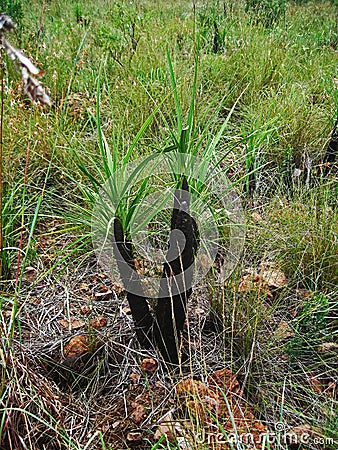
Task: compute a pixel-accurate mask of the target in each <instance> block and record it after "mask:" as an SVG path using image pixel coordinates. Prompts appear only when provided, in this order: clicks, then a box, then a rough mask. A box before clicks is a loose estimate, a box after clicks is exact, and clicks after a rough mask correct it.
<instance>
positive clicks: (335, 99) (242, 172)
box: [0, 0, 338, 450]
mask: <svg viewBox="0 0 338 450" xmlns="http://www.w3.org/2000/svg"><path fill="white" fill-rule="evenodd" d="M22 6H23V19H22V22H21V24H20V27H19V29H18V30H17V32H16V34H14V35H13V37H12V39H13V42H16V44H17V45H18V47H19V48H22V49H24V52H25V54H26V55H28V56H29V57H31V58H32V59H33V60H34V61H35V62H36V64H37V65H38V66H39V67H41V68H42V69H43V70H44V71H45V74H44V76H43V77H42V82H43V84H44V85H45V86H47V87H48V90H49V92H50V95H51V98H52V100H53V106H52V108H51V109H50V110H44V109H40V108H35V107H32V105H31V104H30V102H29V101H28V100H27V99H26V98H25V96H24V94H23V92H22V89H21V87H20V80H19V79H18V77H17V75H16V73H15V71H14V70H13V67H12V66H11V62H10V61H8V60H7V59H5V97H4V137H3V145H4V146H3V150H4V163H3V168H4V183H5V202H4V227H5V228H4V230H5V238H6V246H8V247H14V248H15V250H13V251H11V252H9V256H8V258H9V261H10V265H11V276H10V277H9V280H7V281H4V282H3V283H2V288H1V295H2V300H1V308H2V321H3V325H2V330H3V338H4V339H3V342H2V356H1V359H2V390H1V392H0V393H1V395H2V397H1V408H2V409H1V413H2V414H3V416H2V417H3V419H2V423H1V430H2V436H3V437H4V439H7V440H6V441H4V442H5V443H4V444H3V445H4V446H3V447H1V445H0V447H1V448H4V449H6V450H7V448H8V449H9V448H11V447H10V446H9V445H10V444H9V442H10V438H8V434H6V432H7V431H6V430H7V429H6V426H5V424H6V423H7V422H6V417H8V415H6V414H8V411H10V408H13V407H17V408H18V407H19V408H21V410H22V411H21V413H22V417H29V418H30V420H33V419H32V418H31V416H29V413H30V410H29V408H28V407H27V408H26V406H25V404H20V402H19V401H17V398H19V399H20V394H19V392H20V389H19V386H20V382H19V378H18V377H16V376H15V374H17V373H18V372H16V370H19V369H15V361H16V360H17V358H18V360H19V359H20V358H19V356H18V355H19V354H20V351H21V350H20V348H21V347H20V345H21V344H22V342H23V341H24V338H23V336H22V335H21V334H20V313H21V312H22V311H23V310H25V308H30V307H31V306H32V303H30V302H31V299H32V297H34V299H36V298H37V297H36V295H37V294H36V291H31V292H34V294H30V290H29V289H30V286H31V285H30V284H29V283H27V280H26V278H25V273H26V272H25V271H26V268H27V266H30V267H31V266H33V267H35V268H37V270H38V272H39V280H40V282H41V280H46V278H44V277H46V276H47V275H46V274H48V276H52V277H55V278H52V280H53V283H54V282H55V279H58V276H59V272H62V273H65V272H66V273H67V270H68V271H69V270H71V271H74V270H75V269H74V267H75V268H76V267H80V266H79V265H80V263H81V262H82V261H83V260H84V258H85V256H86V255H87V254H88V253H90V251H91V246H90V242H89V240H86V237H88V232H89V228H88V226H86V220H87V218H88V223H87V225H88V224H89V218H90V212H91V203H90V201H89V199H88V196H86V195H84V192H85V190H84V188H85V187H86V186H88V185H89V182H88V177H87V176H86V175H85V174H84V173H83V171H81V170H80V169H79V160H80V161H81V164H82V165H85V167H86V169H87V170H88V173H90V174H93V175H94V176H98V177H100V176H101V175H100V171H101V172H102V160H101V156H100V148H99V145H98V132H97V126H96V123H95V116H96V115H97V111H98V109H97V108H98V106H99V113H100V120H101V127H102V129H103V130H104V134H105V137H106V139H107V143H108V145H109V146H110V148H111V149H113V151H116V152H117V151H118V152H119V155H121V158H122V157H123V155H125V154H126V152H127V150H128V148H129V146H130V144H131V142H132V140H133V138H134V137H135V135H136V134H137V133H138V131H139V130H140V129H141V128H142V125H143V124H144V123H145V121H146V119H147V117H148V116H149V115H150V114H151V113H152V112H153V110H154V108H155V107H156V106H157V105H159V103H160V102H162V101H163V100H164V99H165V98H166V97H167V98H166V99H165V100H164V102H163V105H162V106H161V114H156V115H155V117H154V120H153V121H152V123H151V125H150V126H149V128H148V129H147V130H145V132H144V133H143V135H142V137H141V139H140V140H139V142H138V145H137V146H136V148H135V149H134V152H133V157H135V158H136V157H139V156H142V155H147V154H149V153H151V152H153V151H154V150H159V149H163V148H166V147H169V146H170V145H172V144H173V141H172V135H171V131H172V130H175V129H176V127H177V123H176V121H177V116H176V111H175V104H174V98H173V95H172V84H171V81H170V75H169V71H168V60H167V53H166V52H167V49H168V50H169V52H170V55H171V60H172V63H173V67H174V71H175V73H176V82H177V90H178V95H179V99H180V102H181V105H182V110H183V112H184V114H185V115H187V111H188V108H189V105H190V102H191V95H192V90H193V86H194V73H195V72H194V70H195V61H196V49H197V47H198V49H199V50H198V60H199V62H198V75H197V91H196V93H197V96H196V110H195V122H196V129H197V130H198V129H200V130H201V131H202V130H203V126H204V124H205V122H206V121H207V120H212V123H213V127H214V130H216V131H217V129H218V128H219V127H221V126H222V124H223V122H224V120H225V119H226V118H227V116H228V114H229V112H230V111H231V108H233V107H234V105H235V107H234V111H233V112H232V114H231V117H230V120H229V123H228V126H227V128H226V131H225V133H224V136H223V137H222V139H221V140H220V143H219V147H218V149H217V156H218V157H219V158H221V157H222V156H223V155H224V156H225V160H224V161H225V170H226V171H227V173H228V175H229V176H230V177H231V179H232V180H233V181H234V182H236V181H238V183H237V189H238V192H239V193H240V195H241V196H242V198H243V205H244V206H245V211H246V216H247V217H246V218H247V239H246V244H245V249H244V253H243V257H242V267H241V268H239V270H238V272H236V273H235V274H234V277H233V279H232V280H231V283H240V280H241V276H242V272H241V269H243V268H248V267H253V266H254V267H259V265H260V264H262V263H264V262H266V261H268V262H273V263H274V264H278V268H279V269H280V270H282V271H283V273H285V275H286V277H287V280H288V284H287V287H286V288H285V289H283V290H282V291H281V292H278V293H277V294H276V295H275V296H274V299H273V301H272V302H271V303H270V304H269V305H268V306H267V304H266V302H265V300H264V301H262V299H261V298H260V295H259V293H257V291H253V292H251V293H247V294H246V295H245V296H243V297H242V298H240V299H237V300H236V301H234V296H233V292H232V289H231V287H229V286H227V287H223V288H222V289H221V290H219V289H216V288H215V287H214V286H213V285H212V281H210V282H209V281H208V283H209V286H208V290H207V293H204V294H203V295H204V296H205V299H206V300H207V301H208V302H209V303H210V305H211V306H212V307H213V309H215V310H216V313H217V314H219V315H220V316H221V317H222V320H223V322H224V323H225V324H226V330H227V331H226V332H225V333H223V338H224V353H222V355H221V356H220V361H224V365H230V366H231V369H232V370H234V371H235V372H236V373H239V374H240V375H242V376H243V377H244V378H245V379H246V381H247V380H248V379H249V383H248V384H249V387H248V399H249V401H250V402H251V403H253V404H254V403H257V405H259V407H258V409H259V414H261V416H262V417H263V418H264V419H265V420H267V421H270V422H273V420H277V419H276V418H277V417H278V415H279V414H281V407H280V398H279V397H280V396H281V395H282V391H283V383H284V388H285V383H286V381H285V380H288V383H289V384H288V385H287V386H288V388H287V389H286V390H284V391H283V392H284V394H285V398H286V400H285V404H284V406H283V408H284V410H283V414H285V421H286V422H290V423H291V424H292V425H297V424H298V425H299V424H304V423H306V424H310V425H311V426H314V427H317V428H318V429H320V434H321V436H327V437H332V438H334V439H336V438H337V428H338V422H337V420H338V419H337V417H338V416H337V398H336V397H337V384H336V383H337V345H338V342H337V296H338V290H337V282H338V270H337V231H338V222H337V210H336V207H337V171H336V167H334V166H333V167H332V169H331V171H330V173H329V174H328V175H326V176H321V175H320V173H321V171H320V164H321V162H322V160H323V157H324V155H325V149H326V146H327V143H328V140H329V138H330V135H331V131H332V128H333V125H334V122H335V120H336V117H337V110H338V95H337V93H338V73H337V55H338V53H337V52H338V25H337V23H338V22H337V20H338V19H337V17H338V10H337V6H335V4H334V3H333V2H326V1H308V2H287V10H286V14H285V17H283V18H281V20H280V21H279V22H277V23H276V24H274V25H273V26H272V27H270V28H266V27H264V25H263V24H262V23H261V22H260V21H256V20H255V17H252V15H250V14H249V13H247V12H245V3H244V2H241V1H239V2H230V1H224V2H220V1H219V2H218V1H206V0H205V1H200V2H197V3H196V4H195V6H194V5H193V4H192V2H188V1H185V0H182V1H176V2H174V1H160V0H159V1H153V2H152V1H139V2H129V1H122V0H121V1H120V2H111V1H102V0H98V1H95V2H93V1H89V0H88V1H86V2H84V1H78V2H64V1H56V0H55V1H53V0H51V1H46V2H42V1H39V2H38V1H34V0H33V1H31V2H29V3H28V2H26V1H23V2H22ZM215 23H217V27H218V39H219V40H218V49H217V52H215V49H214V39H215V25H214V24H215ZM197 44H198V45H197ZM98 79H100V102H99V104H98V102H97V96H98V90H97V86H98V85H97V82H98ZM216 131H215V132H216ZM74 152H76V156H75V153H74ZM27 164H28V165H27ZM27 168H28V169H27ZM295 169H300V170H301V175H300V176H298V177H295V176H294V174H295ZM252 170H254V171H255V179H256V186H255V187H256V189H255V192H254V194H253V195H251V196H250V195H248V174H249V172H250V171H252ZM308 171H309V173H311V182H310V183H307V182H306V178H307V174H308ZM25 172H26V182H25V183H24V181H23V180H24V177H25ZM37 205H38V209H37ZM79 208H82V213H83V214H82V219H81V220H80V217H79V212H78V211H79ZM80 211H81V210H80ZM84 212H85V213H84ZM36 213H37V216H36ZM36 219H37V222H36ZM52 222H53V224H52V225H51V223H52ZM22 231H23V234H22ZM20 233H21V237H22V238H23V250H24V251H25V255H27V256H26V257H25V258H24V261H23V263H22V265H21V266H20V267H19V269H20V282H19V283H18V282H17V281H15V272H16V266H17V248H18V247H19V241H20ZM41 235H44V236H45V238H46V240H47V242H48V247H49V249H50V255H49V257H48V258H46V257H45V255H44V257H42V253H44V252H45V250H43V251H42V250H41V245H40V244H39V242H41V241H39V239H40V238H41ZM82 238H83V243H82ZM67 239H68V240H70V241H71V244H70V246H69V247H67V248H66V251H65V250H64V249H63V248H61V249H60V248H57V244H58V243H59V242H61V241H63V240H66V241H67ZM74 242H75V244H74ZM54 244H55V247H56V249H54ZM40 252H42V253H41V254H40ZM62 252H64V254H65V256H67V259H64V258H63V256H62ZM76 273H77V272H76ZM51 274H52V275H51ZM25 280H26V281H25ZM62 283H63V281H62ZM33 284H34V283H33ZM20 286H22V291H21V290H20V289H21V288H20ZM32 289H33V288H32ZM51 289H52V288H51ZM44 292H45V291H44ZM47 292H48V291H47ZM44 295H46V293H45V294H44ZM47 295H48V294H47ZM27 299H28V300H27ZM27 305H28V306H27ZM224 305H225V306H224ZM6 311H7V312H8V311H10V313H7V315H6V314H5V312H6ZM8 318H10V320H9V322H8ZM234 318H235V319H234ZM281 321H282V322H287V323H288V324H289V326H290V327H291V329H292V333H293V337H292V339H291V341H290V340H289V341H288V342H287V343H285V342H283V344H280V343H278V342H276V341H273V340H272V341H271V340H270V335H269V333H273V332H274V331H273V330H275V329H276V328H277V327H278V325H279V324H280V322H281ZM243 324H245V326H243ZM269 340H270V341H269ZM20 343H21V344H20ZM328 343H329V344H332V345H331V350H330V351H327V352H323V347H321V346H323V345H324V344H328ZM334 345H336V347H334ZM279 347H280V348H279ZM318 349H319V350H318ZM320 349H321V350H320ZM332 349H333V350H332ZM35 350H36V349H35ZM280 351H281V352H282V353H281V354H280V353H279V352H280ZM332 352H333V353H332ZM6 355H7V356H6ZM8 355H10V358H9V356H8ZM253 355H254V357H253ZM8 358H9V359H8ZM9 360H11V361H12V365H11V364H9V363H8V361H9ZM20 361H21V360H20ZM18 367H19V366H18ZM206 370H207V368H206ZM247 374H249V375H247ZM43 377H46V379H47V380H48V375H46V374H43ZM313 379H315V380H320V382H321V383H322V386H321V387H320V389H319V388H318V389H317V390H316V388H314V384H313V382H312V381H311V380H313ZM309 380H310V381H309ZM30 383H31V384H30V386H31V385H32V384H33V385H34V380H33V381H32V380H30ZM311 383H312V384H311ZM330 383H335V387H332V384H330ZM329 386H331V387H330V389H331V390H329V388H328V387H329ZM317 387H318V386H317ZM332 389H333V394H332V392H331V391H332ZM13 392H14V393H13ZM328 392H329V393H328ZM9 393H11V395H12V396H13V398H14V399H16V400H15V401H13V402H12V403H11V400H9V399H10V398H11V397H10V396H9ZM284 394H283V395H284ZM23 397H24V396H23ZM79 397H81V395H80V394H79ZM77 401H78V400H77ZM18 405H19V406H18ZM40 408H42V406H41V405H40ZM283 408H282V409H283ZM27 411H28V412H27ZM34 411H35V410H34ZM25 420H26V419H24V420H23V421H22V422H20V420H19V419H18V416H15V420H14V421H13V423H15V424H16V423H18V424H19V425H18V430H20V431H19V432H18V434H20V433H21V435H23V434H24V433H23V431H22V430H24V429H25V426H26V427H28V428H29V426H30V425H29V424H28V422H29V421H28V422H27V421H26V422H25ZM45 420H46V421H48V420H47V419H45ZM13 426H14V425H13ZM20 427H21V428H20ZM14 428H15V426H14ZM89 428H90V426H89ZM58 433H59V434H57V435H58V436H59V440H60V442H61V444H60V446H61V447H60V448H79V449H80V448H83V449H84V448H86V447H85V445H86V441H85V439H87V442H88V439H89V438H88V436H89V435H86V434H84V435H83V436H82V437H81V436H80V437H79V436H76V438H75V437H74V439H73V441H72V437H69V436H70V434H69V429H68V431H67V430H66V428H65V429H64V430H60V429H59V430H58ZM67 433H68V434H67ZM6 436H7V437H6ZM9 436H10V435H9ZM65 436H66V437H65ZM86 436H87V437H86ZM13 439H14V438H13ZM34 439H35V438H34V436H33V435H32V437H31V441H29V440H28V442H29V443H30V444H29V445H32V447H27V448H34V450H37V449H38V448H41V449H42V448H49V447H48V446H47V447H43V445H47V444H46V443H41V442H40V441H39V442H40V444H39V445H41V447H37V446H36V445H37V444H34ZM81 439H82V441H81ZM13 442H14V441H13ZM69 442H72V443H69ZM34 445H35V447H34ZM55 445H56V444H55ZM95 445H97V447H95V446H94V444H93V446H92V447H89V448H93V449H94V448H115V447H113V446H110V445H113V444H111V443H110V442H109V439H108V441H105V438H104V436H103V437H101V441H100V442H96V444H95ZM100 445H101V446H100ZM114 445H115V444H114ZM151 445H153V443H152V444H150V443H149V447H144V448H151ZM160 445H161V446H162V447H158V448H170V446H172V448H179V447H177V446H176V447H175V445H177V444H169V443H168V444H167V446H168V447H165V446H164V445H165V444H164V443H162V444H160ZM313 445H314V444H313ZM62 446H63V447H62ZM13 448H18V447H13ZM22 448H25V447H22ZM50 448H52V447H50ZM53 448H54V447H53ZM55 448H57V447H55ZM196 448H198V447H196ZM201 448H204V447H201ZM206 448H207V447H206ZM281 448H282V447H281ZM290 448H291V447H290ZM313 448H321V447H318V446H317V447H316V446H315V445H314V447H313ZM327 448H336V444H335V446H332V447H329V446H328V447H327ZM119 450H121V449H119Z"/></svg>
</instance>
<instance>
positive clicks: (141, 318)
mask: <svg viewBox="0 0 338 450" xmlns="http://www.w3.org/2000/svg"><path fill="white" fill-rule="evenodd" d="M114 239H115V241H114V242H113V250H114V255H115V258H116V260H117V265H118V269H119V272H120V275H121V279H122V282H123V284H124V287H125V289H126V291H127V300H128V303H129V307H130V311H131V315H132V317H133V320H134V323H135V328H136V335H137V338H138V340H139V342H140V345H141V346H142V347H145V348H150V346H151V341H152V329H153V322H154V320H153V317H152V315H151V313H150V309H149V305H148V302H147V299H146V297H145V296H144V293H143V288H142V285H141V281H140V279H139V275H138V273H137V271H136V268H135V261H134V258H133V247H132V243H131V241H128V240H126V238H125V236H124V232H123V228H122V224H121V222H120V220H119V219H118V218H115V220H114Z"/></svg>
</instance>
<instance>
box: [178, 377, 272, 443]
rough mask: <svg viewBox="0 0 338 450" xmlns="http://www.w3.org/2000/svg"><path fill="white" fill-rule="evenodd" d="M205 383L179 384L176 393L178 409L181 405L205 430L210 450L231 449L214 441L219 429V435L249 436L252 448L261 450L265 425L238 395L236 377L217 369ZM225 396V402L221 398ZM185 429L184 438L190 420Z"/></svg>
mask: <svg viewBox="0 0 338 450" xmlns="http://www.w3.org/2000/svg"><path fill="white" fill-rule="evenodd" d="M208 384H209V385H208V386H207V385H206V384H204V383H203V382H202V381H199V380H193V379H190V378H188V379H186V380H183V381H181V382H180V383H178V385H177V388H176V392H177V399H178V401H179V404H180V405H181V407H182V405H183V408H184V407H185V408H186V409H187V410H188V412H187V414H188V416H189V417H195V418H196V420H197V421H198V423H199V424H200V426H201V427H203V428H204V430H205V432H206V435H208V443H209V439H210V444H211V445H212V448H214V449H215V450H228V449H230V446H228V445H227V444H226V445H225V446H224V444H220V443H218V442H216V441H215V440H214V438H215V436H217V430H219V433H220V434H222V433H223V432H224V431H225V432H226V433H227V434H229V433H234V432H236V433H238V434H241V433H250V434H251V435H252V439H253V441H254V443H255V448H256V449H261V448H262V442H261V437H262V435H263V434H265V433H266V431H267V429H266V426H265V425H263V423H262V422H261V421H260V420H258V419H256V417H255V415H254V411H253V409H252V407H250V406H249V405H248V404H247V403H246V401H245V399H244V398H243V397H242V396H241V390H240V386H239V383H238V381H237V379H236V377H235V376H234V375H233V374H232V373H231V371H230V370H228V369H222V370H217V371H215V372H214V373H213V374H212V375H210V376H209V377H208ZM225 394H226V398H227V401H225V399H224V395H225ZM229 408H231V412H229ZM233 424H234V425H233ZM184 427H185V431H183V432H182V434H181V435H183V437H185V436H184V435H185V433H188V435H189V421H188V422H185V423H184ZM192 427H193V425H192ZM190 428H191V427H190ZM250 448H251V447H250Z"/></svg>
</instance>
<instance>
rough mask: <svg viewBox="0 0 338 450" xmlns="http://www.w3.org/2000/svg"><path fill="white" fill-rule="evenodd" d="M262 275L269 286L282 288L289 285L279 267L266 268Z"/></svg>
mask: <svg viewBox="0 0 338 450" xmlns="http://www.w3.org/2000/svg"><path fill="white" fill-rule="evenodd" d="M260 275H261V277H262V278H263V280H264V281H265V282H266V283H267V284H268V286H269V287H272V288H282V287H284V286H286V285H287V280H286V276H285V275H284V273H283V272H282V271H281V270H279V269H266V270H263V271H262V272H261V273H260Z"/></svg>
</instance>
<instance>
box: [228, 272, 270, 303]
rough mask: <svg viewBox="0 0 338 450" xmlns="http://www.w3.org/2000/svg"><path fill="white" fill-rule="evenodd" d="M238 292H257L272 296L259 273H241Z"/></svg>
mask: <svg viewBox="0 0 338 450" xmlns="http://www.w3.org/2000/svg"><path fill="white" fill-rule="evenodd" d="M237 291H238V292H242V293H244V292H257V293H258V294H259V295H266V296H267V297H269V298H271V299H272V298H273V295H272V294H271V292H270V289H269V286H268V284H267V282H266V281H265V280H264V279H263V277H262V276H260V275H252V274H248V275H243V276H242V278H241V279H240V282H239V285H238V288H237Z"/></svg>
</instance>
